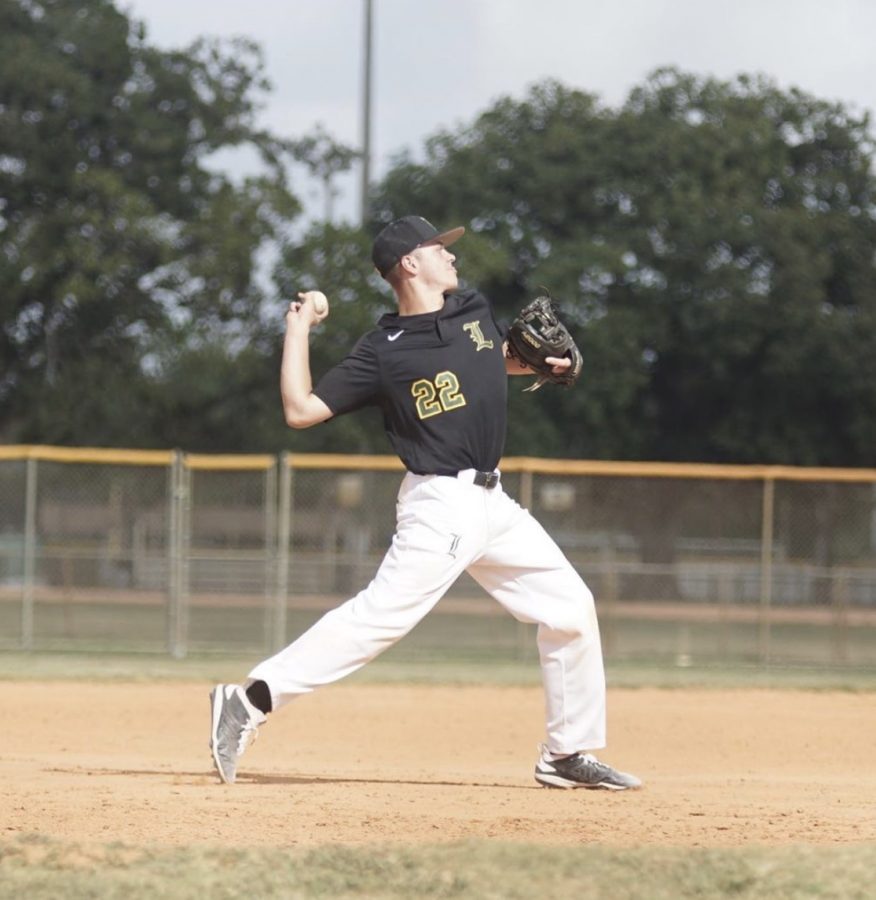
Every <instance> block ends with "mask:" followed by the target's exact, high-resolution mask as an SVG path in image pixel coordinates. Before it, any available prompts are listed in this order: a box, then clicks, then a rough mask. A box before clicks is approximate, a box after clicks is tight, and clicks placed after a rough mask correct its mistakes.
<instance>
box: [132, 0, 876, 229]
mask: <svg viewBox="0 0 876 900" xmlns="http://www.w3.org/2000/svg"><path fill="white" fill-rule="evenodd" d="M117 2H118V4H119V6H120V7H121V8H122V9H125V10H126V11H127V12H128V13H129V14H130V15H132V16H133V18H135V19H137V20H140V21H142V22H144V23H145V25H146V28H147V39H148V41H149V43H151V44H155V45H157V46H159V47H162V48H171V47H180V46H185V45H186V44H188V43H189V42H191V41H192V40H194V39H195V38H196V37H198V36H202V35H205V36H206V35H209V36H225V37H228V36H233V35H247V36H249V37H251V38H253V39H254V40H255V41H256V42H257V43H259V44H260V45H261V47H262V49H263V51H264V54H265V59H266V65H267V74H268V78H269V79H270V81H271V82H272V84H273V91H272V93H271V94H270V95H269V97H268V99H267V105H266V107H265V109H264V112H263V115H262V119H261V124H263V125H264V126H266V127H268V128H270V129H271V130H272V131H274V132H276V133H278V134H280V135H283V136H287V137H294V136H302V135H304V134H307V133H308V132H310V131H312V130H313V128H314V127H315V126H316V125H317V124H321V125H322V126H324V127H325V128H326V129H327V130H328V131H329V132H330V133H331V134H332V136H333V137H335V138H336V139H338V140H340V141H343V142H344V143H347V144H350V145H357V144H358V143H359V141H360V139H361V134H362V117H361V105H362V104H361V98H362V77H361V76H362V68H363V22H364V8H365V0H190V2H183V0H117ZM373 5H374V94H373V97H374V107H373V116H372V149H373V156H374V163H373V168H374V174H375V175H378V176H379V175H381V174H382V173H383V172H385V171H386V168H387V165H388V163H389V161H390V160H391V159H392V157H393V156H394V155H395V154H397V153H399V152H400V151H402V150H411V151H413V152H414V153H415V154H416V153H417V151H418V150H419V148H420V147H421V146H422V142H423V139H424V138H425V137H426V136H428V135H429V134H432V133H433V132H435V131H437V130H439V129H452V128H453V127H455V126H456V125H459V124H460V123H466V122H469V121H471V120H472V119H473V118H474V116H475V115H476V114H477V113H479V112H480V111H482V110H484V109H486V108H487V107H488V106H489V105H490V104H491V103H492V102H493V101H494V100H495V99H496V98H497V97H499V96H502V95H511V96H514V97H521V96H523V94H524V93H525V91H526V88H527V86H528V85H530V84H532V83H534V82H536V81H539V80H541V79H544V78H548V77H552V78H557V79H559V80H560V81H562V82H563V83H565V84H567V85H569V86H571V87H575V88H579V89H582V90H585V91H588V92H590V93H594V94H596V95H598V96H599V97H600V98H601V100H602V101H603V103H604V104H606V105H608V106H617V105H619V104H620V103H622V102H623V100H624V99H625V98H626V96H627V93H628V92H629V90H630V89H631V88H632V87H633V86H635V85H637V84H640V83H641V82H642V81H643V80H644V79H645V77H646V76H647V75H648V73H650V72H651V71H652V70H654V69H655V68H657V67H659V66H664V65H674V66H678V67H679V68H681V69H683V70H685V71H688V72H694V73H696V74H699V75H716V76H719V77H721V78H732V77H733V76H735V75H737V74H739V73H742V72H746V73H760V74H764V75H767V76H769V77H770V78H772V79H773V80H775V81H776V82H777V83H778V85H779V86H780V87H782V88H789V87H799V88H802V89H803V90H805V91H808V92H809V93H812V94H815V95H816V96H818V97H821V98H823V99H827V100H841V101H843V102H845V103H846V104H847V105H848V106H849V107H850V108H851V109H852V110H853V111H855V112H863V111H865V110H866V111H869V112H870V113H871V114H872V113H873V111H874V110H876V52H874V47H876V44H874V35H876V0H598V2H597V0H440V2H422V0H373ZM228 165H229V167H230V168H232V169H233V168H235V167H241V166H243V167H245V165H246V162H245V161H243V160H242V159H241V158H240V157H236V158H232V159H230V160H229V163H228ZM342 187H343V188H344V194H345V197H344V199H343V200H342V202H341V204H340V213H341V214H342V215H349V216H355V215H356V210H357V209H358V200H357V191H358V186H357V182H356V179H355V178H352V177H351V178H350V179H348V180H346V181H345V182H344V183H343V184H342ZM317 197H318V195H317V194H316V192H315V189H312V191H311V193H310V194H308V199H309V200H310V201H311V202H312V203H314V205H318V203H319V201H318V199H317Z"/></svg>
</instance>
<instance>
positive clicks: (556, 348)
mask: <svg viewBox="0 0 876 900" xmlns="http://www.w3.org/2000/svg"><path fill="white" fill-rule="evenodd" d="M508 355H509V356H510V357H512V358H514V359H516V360H519V361H520V362H521V363H523V365H525V366H527V367H528V368H530V369H532V371H533V372H535V373H536V374H537V375H538V378H537V379H536V381H535V382H534V384H532V385H531V386H530V387H528V388H526V390H527V391H537V390H538V389H539V388H540V387H541V386H542V385H543V384H544V383H545V382H546V381H549V382H551V384H560V385H562V386H563V387H571V386H572V385H573V384H574V383H575V382H576V381H577V380H578V376H579V375H580V374H581V366H582V363H583V362H584V360H583V358H582V356H581V351H580V350H579V349H578V347H577V345H576V344H575V341H574V340H572V335H571V334H569V331H568V329H567V328H566V326H565V325H563V323H562V322H561V321H560V320H559V318H557V311H556V307H555V306H554V304H553V301H552V300H551V298H550V297H548V296H542V297H537V298H536V299H535V300H533V301H531V302H530V303H527V304H526V306H524V307H523V309H521V310H520V312H519V313H518V315H517V318H516V319H515V320H514V321H513V322H512V323H511V328H510V329H509V331H508ZM549 356H555V357H557V358H558V359H561V358H563V357H567V358H568V359H570V360H571V361H572V365H571V366H569V368H567V369H564V370H563V371H562V372H561V373H559V374H555V373H554V371H553V366H552V365H550V363H547V362H545V360H546V359H547V358H548V357H549Z"/></svg>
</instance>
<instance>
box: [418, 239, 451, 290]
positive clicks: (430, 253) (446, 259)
mask: <svg viewBox="0 0 876 900" xmlns="http://www.w3.org/2000/svg"><path fill="white" fill-rule="evenodd" d="M411 255H412V256H414V257H415V258H416V260H417V265H418V266H419V273H418V275H419V276H420V277H421V278H422V279H423V281H424V282H427V283H428V284H429V285H430V286H431V287H434V288H435V289H436V290H440V291H441V292H442V293H444V292H445V291H452V290H453V289H454V288H456V287H457V286H458V284H459V277H458V276H457V274H456V266H455V265H454V263H455V262H456V257H455V256H454V255H453V254H452V253H451V252H450V251H449V250H448V249H447V248H446V247H445V246H444V244H427V245H426V246H425V247H418V248H417V249H416V250H414V251H413V253H412V254H411Z"/></svg>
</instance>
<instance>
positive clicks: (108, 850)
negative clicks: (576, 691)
mask: <svg viewBox="0 0 876 900" xmlns="http://www.w3.org/2000/svg"><path fill="white" fill-rule="evenodd" d="M874 871H876V847H869V848H854V849H852V848H842V847H838V848H836V849H824V848H819V849H817V850H816V849H812V848H807V847H794V848H784V849H772V850H770V849H767V848H762V849H757V850H746V851H739V850H714V849H710V850H696V849H694V850H690V849H687V848H677V849H663V850H651V849H648V850H624V851H617V850H606V849H602V848H600V847H581V848H576V849H571V850H570V849H568V848H562V849H560V848H551V847H550V846H549V844H548V843H547V842H546V843H545V844H544V845H519V844H513V845H512V844H503V843H501V842H499V843H494V842H486V841H470V842H465V843H462V844H451V845H448V846H440V847H418V848H412V847H385V848H374V847H369V848H367V849H361V848H354V847H331V846H327V847H323V848H319V849H317V850H306V851H297V850H292V851H287V850H247V849H240V850H227V849H215V850H212V849H208V850H203V849H196V850H180V849H173V850H163V849H160V848H150V847H125V846H123V845H117V844H111V845H108V846H106V847H104V848H93V847H89V848H82V847H80V846H77V845H75V844H70V845H65V844H59V843H57V842H53V841H46V840H42V839H39V838H36V837H29V838H20V839H16V840H13V841H4V842H3V843H0V876H2V880H0V898H2V900H23V898H27V900H59V898H64V900H93V898H108V900H109V898H113V900H115V898H127V900H141V898H142V900H153V898H176V900H203V898H205V897H209V898H211V900H261V898H288V900H293V898H317V897H318V898H327V900H348V898H371V900H378V898H386V900H390V898H391V900H417V898H431V900H443V898H447V900H450V898H459V900H532V898H536V897H538V898H551V900H642V898H647V900H682V898H696V900H723V898H738V900H765V898H770V900H798V898H799V900H802V898H820V900H869V898H872V897H873V888H872V878H873V872H874Z"/></svg>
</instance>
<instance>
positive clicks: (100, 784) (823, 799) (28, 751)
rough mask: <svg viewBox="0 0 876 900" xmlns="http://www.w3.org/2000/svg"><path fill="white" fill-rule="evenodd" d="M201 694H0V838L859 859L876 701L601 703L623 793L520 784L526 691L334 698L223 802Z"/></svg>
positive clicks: (717, 697)
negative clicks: (775, 851)
mask: <svg viewBox="0 0 876 900" xmlns="http://www.w3.org/2000/svg"><path fill="white" fill-rule="evenodd" d="M209 688H210V686H209V685H207V684H202V683H197V684H193V683H163V684H141V683H131V684H118V683H109V684H108V683H77V682H63V683H61V682H52V683H33V682H16V683H7V684H6V685H5V686H4V689H3V690H2V691H0V721H2V722H3V737H2V744H0V833H2V835H3V836H4V837H7V838H8V837H10V836H13V835H15V834H22V833H24V834H28V833H30V834H42V835H47V836H51V837H54V838H61V839H65V840H66V839H70V840H76V841H79V842H101V843H105V842H112V841H121V842H123V843H126V844H134V845H144V844H149V845H189V844H196V845H270V846H279V847H283V846H292V845H313V844H323V843H329V842H331V843H347V844H363V843H369V842H381V843H394V842H402V843H423V842H443V841H453V840H459V839H463V838H467V837H492V838H499V839H505V840H521V841H523V840H525V841H531V842H538V843H549V844H566V845H568V844H576V843H600V844H605V845H611V846H618V847H622V846H633V845H667V846H669V845H673V846H678V845H682V846H706V847H708V846H716V847H717V846H722V847H727V846H736V845H750V844H769V845H779V844H787V843H809V844H835V843H856V842H857V843H862V842H872V841H874V840H876V825H874V821H876V820H874V815H873V810H874V808H876V765H874V759H876V714H874V713H876V699H874V695H872V694H866V693H864V694H854V693H841V692H809V693H807V692H796V691H772V690H734V691H719V690H705V689H704V690H657V689H641V690H613V691H611V692H610V695H609V738H610V742H611V743H610V747H609V749H608V750H607V751H606V752H605V753H604V754H603V755H604V757H605V758H606V759H607V760H609V761H611V762H612V763H614V764H615V765H617V766H619V767H621V768H624V769H628V770H629V771H633V772H635V773H637V774H638V775H640V776H641V777H642V778H643V779H644V780H645V782H646V786H645V789H644V790H642V791H637V792H624V793H617V794H615V793H610V792H604V791H598V792H593V791H552V790H546V789H543V788H539V787H538V786H537V785H536V784H535V782H534V781H533V780H532V768H533V765H534V762H535V756H536V743H537V741H538V739H539V736H540V734H541V728H542V725H541V721H542V698H541V693H540V691H539V690H538V688H529V687H451V686H390V685H386V686H382V685H380V686H375V685H367V684H366V685H359V684H346V685H338V686H333V687H330V688H325V689H323V690H322V691H321V692H319V693H317V694H315V695H312V696H307V697H304V698H301V699H300V700H298V701H296V703H294V704H292V705H291V706H289V707H288V708H286V709H284V710H282V711H281V712H280V713H279V714H277V715H276V716H274V717H273V719H272V721H271V722H269V723H268V725H267V726H266V727H265V728H263V729H262V732H261V735H260V737H259V740H258V742H257V743H256V744H255V745H254V746H253V747H252V748H251V749H250V750H249V752H248V753H247V755H246V757H245V758H244V760H243V763H242V765H241V775H240V779H239V781H238V784H236V785H234V786H231V787H228V786H224V785H221V784H219V782H218V780H217V779H216V778H215V776H214V775H213V774H212V770H211V766H210V760H209V754H208V751H207V735H208V702H207V692H208V690H209Z"/></svg>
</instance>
